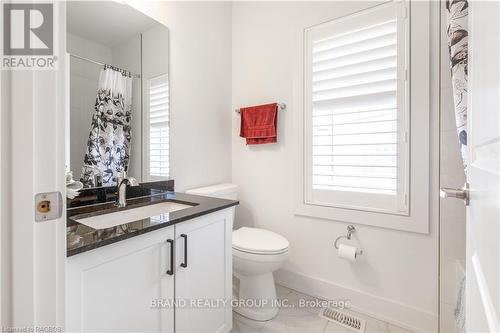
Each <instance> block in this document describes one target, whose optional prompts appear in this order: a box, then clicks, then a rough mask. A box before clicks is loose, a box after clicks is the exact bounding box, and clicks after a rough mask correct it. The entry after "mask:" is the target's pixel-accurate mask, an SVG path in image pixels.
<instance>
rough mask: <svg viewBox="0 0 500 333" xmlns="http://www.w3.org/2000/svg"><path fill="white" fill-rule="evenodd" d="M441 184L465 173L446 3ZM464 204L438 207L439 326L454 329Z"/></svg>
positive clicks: (455, 183) (444, 202)
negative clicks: (451, 62) (461, 152)
mask: <svg viewBox="0 0 500 333" xmlns="http://www.w3.org/2000/svg"><path fill="white" fill-rule="evenodd" d="M441 10H442V13H441V131H440V132H441V154H440V156H441V167H440V175H441V177H440V183H441V187H452V188H461V187H462V186H463V185H464V183H465V173H464V169H463V164H462V157H461V156H460V147H459V144H458V138H457V127H456V124H455V110H454V106H453V89H452V85H451V73H450V60H449V53H448V44H447V43H448V41H447V36H446V11H445V3H444V2H443V3H442V5H441ZM465 230H466V228H465V206H464V204H463V203H462V201H461V200H454V199H441V210H440V239H441V242H440V285H441V289H440V294H441V300H440V307H441V318H440V327H441V331H442V332H456V331H458V330H457V329H456V328H455V316H454V310H455V306H456V302H457V295H458V290H459V287H460V282H461V279H462V277H463V275H464V270H465Z"/></svg>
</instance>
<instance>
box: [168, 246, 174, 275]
mask: <svg viewBox="0 0 500 333" xmlns="http://www.w3.org/2000/svg"><path fill="white" fill-rule="evenodd" d="M167 243H169V244H170V269H168V270H167V274H168V275H174V241H173V240H172V239H167Z"/></svg>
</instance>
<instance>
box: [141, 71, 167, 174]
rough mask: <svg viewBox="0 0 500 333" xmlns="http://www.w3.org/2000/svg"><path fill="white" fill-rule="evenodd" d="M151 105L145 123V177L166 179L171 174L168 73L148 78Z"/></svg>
mask: <svg viewBox="0 0 500 333" xmlns="http://www.w3.org/2000/svg"><path fill="white" fill-rule="evenodd" d="M148 94H149V105H148V106H149V107H148V108H147V111H148V112H146V113H145V116H146V119H145V121H144V123H146V124H148V127H147V128H146V129H145V131H146V137H147V139H148V142H147V144H146V149H147V151H146V154H145V155H146V156H147V157H148V161H147V166H146V168H145V169H146V170H145V172H144V174H145V178H146V179H148V180H153V181H154V180H165V179H168V178H169V176H170V165H169V156H170V154H169V152H170V149H169V141H170V140H169V133H170V124H169V87H168V77H167V74H164V75H160V76H157V77H154V78H151V79H149V80H148Z"/></svg>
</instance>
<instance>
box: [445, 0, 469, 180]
mask: <svg viewBox="0 0 500 333" xmlns="http://www.w3.org/2000/svg"><path fill="white" fill-rule="evenodd" d="M468 9H469V4H468V2H467V0H447V1H446V11H447V18H448V20H447V25H448V27H447V34H448V49H449V53H450V65H451V78H452V86H453V97H454V105H455V120H456V123H457V132H458V140H459V143H460V150H461V152H462V159H463V163H464V169H465V171H466V172H467V165H468V156H467V82H468V80H467V79H468V78H467V76H468V68H467V65H468V64H467V63H468V45H467V44H468V35H469V33H468V29H467V28H468V24H467V21H468Z"/></svg>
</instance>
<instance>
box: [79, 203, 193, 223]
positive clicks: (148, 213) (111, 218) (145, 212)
mask: <svg viewBox="0 0 500 333" xmlns="http://www.w3.org/2000/svg"><path fill="white" fill-rule="evenodd" d="M191 207H193V206H190V205H185V204H180V203H177V202H171V201H166V202H161V203H157V204H154V205H149V206H142V207H138V208H131V209H126V210H121V211H118V212H113V213H108V214H101V215H97V216H92V217H85V218H81V219H75V221H76V222H78V223H81V224H84V225H86V226H88V227H91V228H93V229H106V228H112V227H115V226H118V225H121V224H125V223H130V222H134V221H139V220H143V219H146V218H149V217H153V216H159V215H162V214H168V213H171V212H175V211H178V210H182V209H186V208H191Z"/></svg>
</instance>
